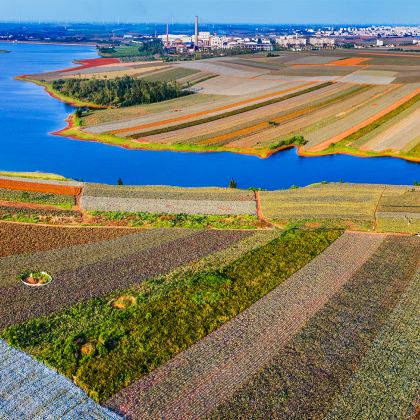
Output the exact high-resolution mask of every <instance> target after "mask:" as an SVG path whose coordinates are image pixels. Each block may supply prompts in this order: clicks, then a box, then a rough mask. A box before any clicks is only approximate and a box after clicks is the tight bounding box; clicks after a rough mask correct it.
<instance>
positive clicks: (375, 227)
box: [373, 185, 387, 231]
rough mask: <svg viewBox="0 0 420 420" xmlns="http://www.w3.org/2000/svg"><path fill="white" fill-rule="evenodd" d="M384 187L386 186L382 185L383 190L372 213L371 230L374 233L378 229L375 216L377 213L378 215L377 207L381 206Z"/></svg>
mask: <svg viewBox="0 0 420 420" xmlns="http://www.w3.org/2000/svg"><path fill="white" fill-rule="evenodd" d="M386 187H387V186H386V185H384V189H383V190H382V192H381V194H380V196H379V198H378V202H377V203H376V206H375V210H374V211H373V218H374V224H373V230H374V231H376V230H377V228H378V216H377V213H378V208H379V205H380V204H381V200H382V197H383V195H384V193H385V190H386Z"/></svg>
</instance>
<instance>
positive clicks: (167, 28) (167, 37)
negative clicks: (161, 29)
mask: <svg viewBox="0 0 420 420" xmlns="http://www.w3.org/2000/svg"><path fill="white" fill-rule="evenodd" d="M166 48H169V24H168V23H167V24H166Z"/></svg>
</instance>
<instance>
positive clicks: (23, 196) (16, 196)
mask: <svg viewBox="0 0 420 420" xmlns="http://www.w3.org/2000/svg"><path fill="white" fill-rule="evenodd" d="M0 200H1V201H20V202H24V203H36V204H44V205H50V206H57V207H62V208H65V209H71V208H72V207H73V206H74V204H75V199H74V196H72V195H62V194H61V195H58V194H47V193H38V192H28V191H18V190H9V189H6V188H0Z"/></svg>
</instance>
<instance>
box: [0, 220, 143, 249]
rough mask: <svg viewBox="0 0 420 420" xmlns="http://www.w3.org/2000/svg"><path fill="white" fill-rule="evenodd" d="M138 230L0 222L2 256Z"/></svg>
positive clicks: (81, 242) (99, 239)
mask: <svg viewBox="0 0 420 420" xmlns="http://www.w3.org/2000/svg"><path fill="white" fill-rule="evenodd" d="M136 232H137V229H132V228H126V229H124V228H122V229H120V228H118V229H112V228H87V227H86V228H77V227H72V228H66V227H60V226H37V225H27V224H19V223H7V222H0V257H5V256H7V255H18V254H24V253H27V252H28V253H29V252H40V251H47V250H50V249H59V248H66V247H68V246H72V245H80V244H86V243H91V242H101V241H106V240H109V239H113V238H117V237H120V236H125V235H129V234H133V233H136Z"/></svg>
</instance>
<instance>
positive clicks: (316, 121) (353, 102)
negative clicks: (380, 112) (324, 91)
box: [232, 87, 375, 147]
mask: <svg viewBox="0 0 420 420" xmlns="http://www.w3.org/2000/svg"><path fill="white" fill-rule="evenodd" d="M374 89H375V88H371V87H352V88H350V89H347V90H346V91H344V92H343V93H341V95H336V96H334V97H331V98H327V99H326V100H325V101H323V102H320V103H319V104H317V105H315V106H313V105H312V104H311V105H306V107H304V108H302V109H298V110H297V111H295V112H292V113H290V115H287V114H286V116H285V117H281V118H279V119H274V120H273V121H272V122H273V123H274V124H271V125H270V127H269V128H267V129H266V130H265V131H264V132H263V133H255V134H249V135H247V136H244V137H243V138H242V139H238V140H236V141H234V142H232V145H234V146H239V147H240V146H252V145H255V144H258V142H260V143H267V142H271V141H273V140H274V139H278V138H282V137H284V136H293V135H304V136H305V137H306V135H309V134H310V133H311V132H312V131H313V130H311V127H313V126H314V125H316V126H318V127H319V126H320V125H323V124H324V122H325V121H329V120H330V118H331V115H340V114H342V115H346V114H347V113H348V112H349V111H350V110H351V109H352V108H354V107H357V106H360V105H361V104H364V103H365V101H366V99H367V98H369V96H370V95H371V94H372V92H371V90H373V91H374ZM315 132H317V130H315ZM308 139H309V140H310V137H308Z"/></svg>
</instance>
